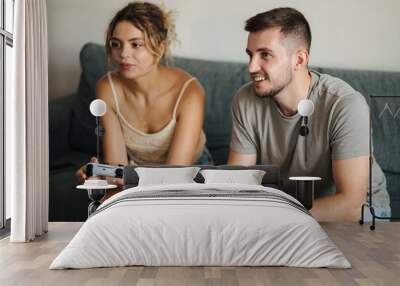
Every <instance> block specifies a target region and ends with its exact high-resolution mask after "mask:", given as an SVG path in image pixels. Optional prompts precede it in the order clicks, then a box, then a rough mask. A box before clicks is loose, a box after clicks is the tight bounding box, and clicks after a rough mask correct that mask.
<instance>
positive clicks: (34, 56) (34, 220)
mask: <svg viewBox="0 0 400 286" xmlns="http://www.w3.org/2000/svg"><path fill="white" fill-rule="evenodd" d="M14 11H15V18H14V19H15V22H14V29H15V30H14V31H15V32H14V48H13V51H14V61H15V66H14V80H13V82H14V94H13V96H11V97H10V96H9V97H8V98H6V107H7V110H6V146H5V149H6V168H5V169H6V188H10V190H11V194H12V195H11V237H10V241H12V242H28V241H31V240H33V239H35V237H36V236H40V235H42V234H43V233H45V232H47V229H48V184H49V183H48V182H49V179H48V178H49V172H48V169H49V168H48V64H47V59H48V51H47V20H46V16H47V15H46V0H18V1H15V10H14Z"/></svg>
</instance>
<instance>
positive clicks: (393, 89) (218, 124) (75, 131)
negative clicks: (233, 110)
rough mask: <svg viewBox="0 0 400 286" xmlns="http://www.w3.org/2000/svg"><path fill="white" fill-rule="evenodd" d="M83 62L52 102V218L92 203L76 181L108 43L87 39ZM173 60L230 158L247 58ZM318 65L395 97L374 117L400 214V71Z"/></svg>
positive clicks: (213, 148) (212, 139)
mask: <svg viewBox="0 0 400 286" xmlns="http://www.w3.org/2000/svg"><path fill="white" fill-rule="evenodd" d="M80 63H81V68H82V73H81V78H80V83H79V86H78V89H77V91H76V93H74V94H71V95H67V96H64V97H62V98H57V99H55V100H51V101H50V103H49V129H50V130H49V132H50V138H49V143H50V213H49V218H50V220H51V221H82V220H85V218H86V211H87V205H88V203H89V200H88V198H87V195H86V193H85V192H84V191H78V190H75V186H76V185H77V184H78V182H77V180H76V178H75V176H74V173H75V171H76V170H77V169H78V167H79V166H81V165H82V164H84V163H86V162H88V160H89V159H90V157H91V156H93V155H95V153H96V138H95V134H94V128H95V119H94V118H93V116H91V115H90V113H89V104H90V102H91V101H92V100H93V99H94V97H95V83H96V81H97V80H98V79H99V78H100V77H101V76H102V75H103V74H104V73H106V71H107V65H106V58H105V50H104V47H103V46H101V45H97V44H93V43H89V44H86V45H85V46H84V47H83V48H82V50H81V53H80ZM173 65H176V66H179V67H182V68H183V69H185V70H187V71H188V72H189V73H191V74H192V75H194V76H195V77H197V78H198V80H199V81H200V82H201V83H202V85H203V86H204V88H205V91H206V116H205V122H204V130H205V133H206V136H207V147H208V148H209V150H210V152H211V154H212V156H213V159H214V161H215V163H216V164H218V165H219V164H224V163H226V158H227V154H228V149H229V141H230V132H231V118H230V103H231V99H232V96H233V95H234V94H235V92H236V91H237V89H238V88H239V87H240V86H241V85H242V84H244V83H245V82H247V81H248V80H249V77H248V73H247V67H246V64H244V63H233V62H216V61H205V60H195V59H187V58H175V61H174V62H173ZM315 69H316V70H317V71H319V72H322V73H328V74H331V75H334V76H338V77H340V78H342V79H343V80H345V81H347V82H348V83H349V84H351V85H352V86H353V87H354V88H355V89H357V90H358V91H360V92H361V93H362V94H363V95H365V96H367V97H369V95H373V96H380V97H384V96H394V97H397V98H390V99H388V98H380V99H379V98H373V103H374V109H373V111H372V123H373V128H374V134H373V140H374V148H375V155H376V159H377V161H378V162H379V163H380V165H381V166H382V168H383V170H384V172H385V175H386V177H387V180H388V187H389V192H390V197H391V206H392V214H393V215H395V216H400V148H399V146H400V72H379V71H359V70H341V69H329V68H315ZM386 103H388V107H390V108H391V111H392V114H390V112H389V110H388V108H386V109H387V111H388V112H385V114H383V115H382V114H381V113H382V110H383V109H384V107H385V104H386ZM396 112H397V114H396Z"/></svg>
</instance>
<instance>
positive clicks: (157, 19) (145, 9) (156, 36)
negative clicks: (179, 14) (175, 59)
mask: <svg viewBox="0 0 400 286" xmlns="http://www.w3.org/2000/svg"><path fill="white" fill-rule="evenodd" d="M122 21H128V22H130V23H132V24H133V25H134V26H135V27H136V28H137V29H139V30H140V31H142V33H143V34H144V39H145V43H146V46H147V48H148V49H149V50H150V52H152V53H153V54H154V55H156V56H157V57H158V58H160V59H167V60H168V59H170V58H171V50H170V46H171V43H172V42H173V41H175V40H176V34H175V24H174V22H173V20H172V12H171V11H166V10H164V9H162V8H161V7H159V6H157V5H155V4H153V3H149V2H142V1H135V2H131V3H129V4H128V5H127V6H126V7H124V8H122V9H121V10H120V11H118V12H117V14H116V15H115V16H114V18H113V19H112V20H111V22H110V24H109V25H108V29H107V33H106V53H107V58H108V59H110V56H111V46H110V40H111V38H112V35H113V33H114V30H115V27H116V26H117V24H118V23H120V22H122Z"/></svg>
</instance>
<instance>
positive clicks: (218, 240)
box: [50, 183, 351, 269]
mask: <svg viewBox="0 0 400 286" xmlns="http://www.w3.org/2000/svg"><path fill="white" fill-rule="evenodd" d="M128 265H145V266H189V265H190V266H194V265H198V266H200V265H203V266H206V265H214V266H216V265H218V266H244V265H246V266H293V267H332V268H350V267H351V266H350V263H349V262H348V261H347V259H346V258H345V257H344V255H343V254H342V252H341V251H340V250H338V249H337V247H336V245H335V244H334V243H333V242H332V241H331V240H330V238H329V237H328V236H327V235H326V233H325V232H324V230H323V229H322V228H321V227H320V225H319V224H318V222H316V221H315V220H314V219H313V217H312V216H311V215H309V214H308V212H307V210H306V209H304V208H303V207H302V206H301V204H300V203H299V202H298V201H296V200H295V199H294V198H292V197H291V196H289V195H287V194H285V193H284V192H282V191H279V190H277V189H273V188H268V187H263V186H255V185H240V184H198V183H191V184H173V185H163V186H161V185H159V186H138V187H134V188H130V189H128V190H125V191H123V192H120V193H118V194H117V195H115V196H113V197H111V198H109V199H108V200H107V201H105V202H104V203H103V204H102V205H101V206H100V207H99V209H98V210H97V211H96V212H95V213H94V214H93V215H92V216H91V217H90V218H89V219H88V220H87V221H86V222H85V223H84V224H83V225H82V227H81V229H80V230H79V232H78V233H77V234H76V235H75V237H74V238H73V239H72V241H71V242H70V243H69V244H68V246H67V247H65V249H64V250H63V251H62V252H61V253H60V254H59V255H58V256H57V257H56V259H55V260H54V261H53V262H52V264H51V265H50V269H63V268H91V267H114V266H128Z"/></svg>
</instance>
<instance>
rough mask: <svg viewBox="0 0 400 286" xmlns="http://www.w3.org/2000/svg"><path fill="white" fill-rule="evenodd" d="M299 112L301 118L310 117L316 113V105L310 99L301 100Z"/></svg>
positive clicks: (298, 107)
mask: <svg viewBox="0 0 400 286" xmlns="http://www.w3.org/2000/svg"><path fill="white" fill-rule="evenodd" d="M297 111H298V112H299V114H300V115H301V116H310V115H311V114H313V112H314V103H313V102H312V101H311V100H309V99H302V100H300V102H299V104H298V105H297Z"/></svg>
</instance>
